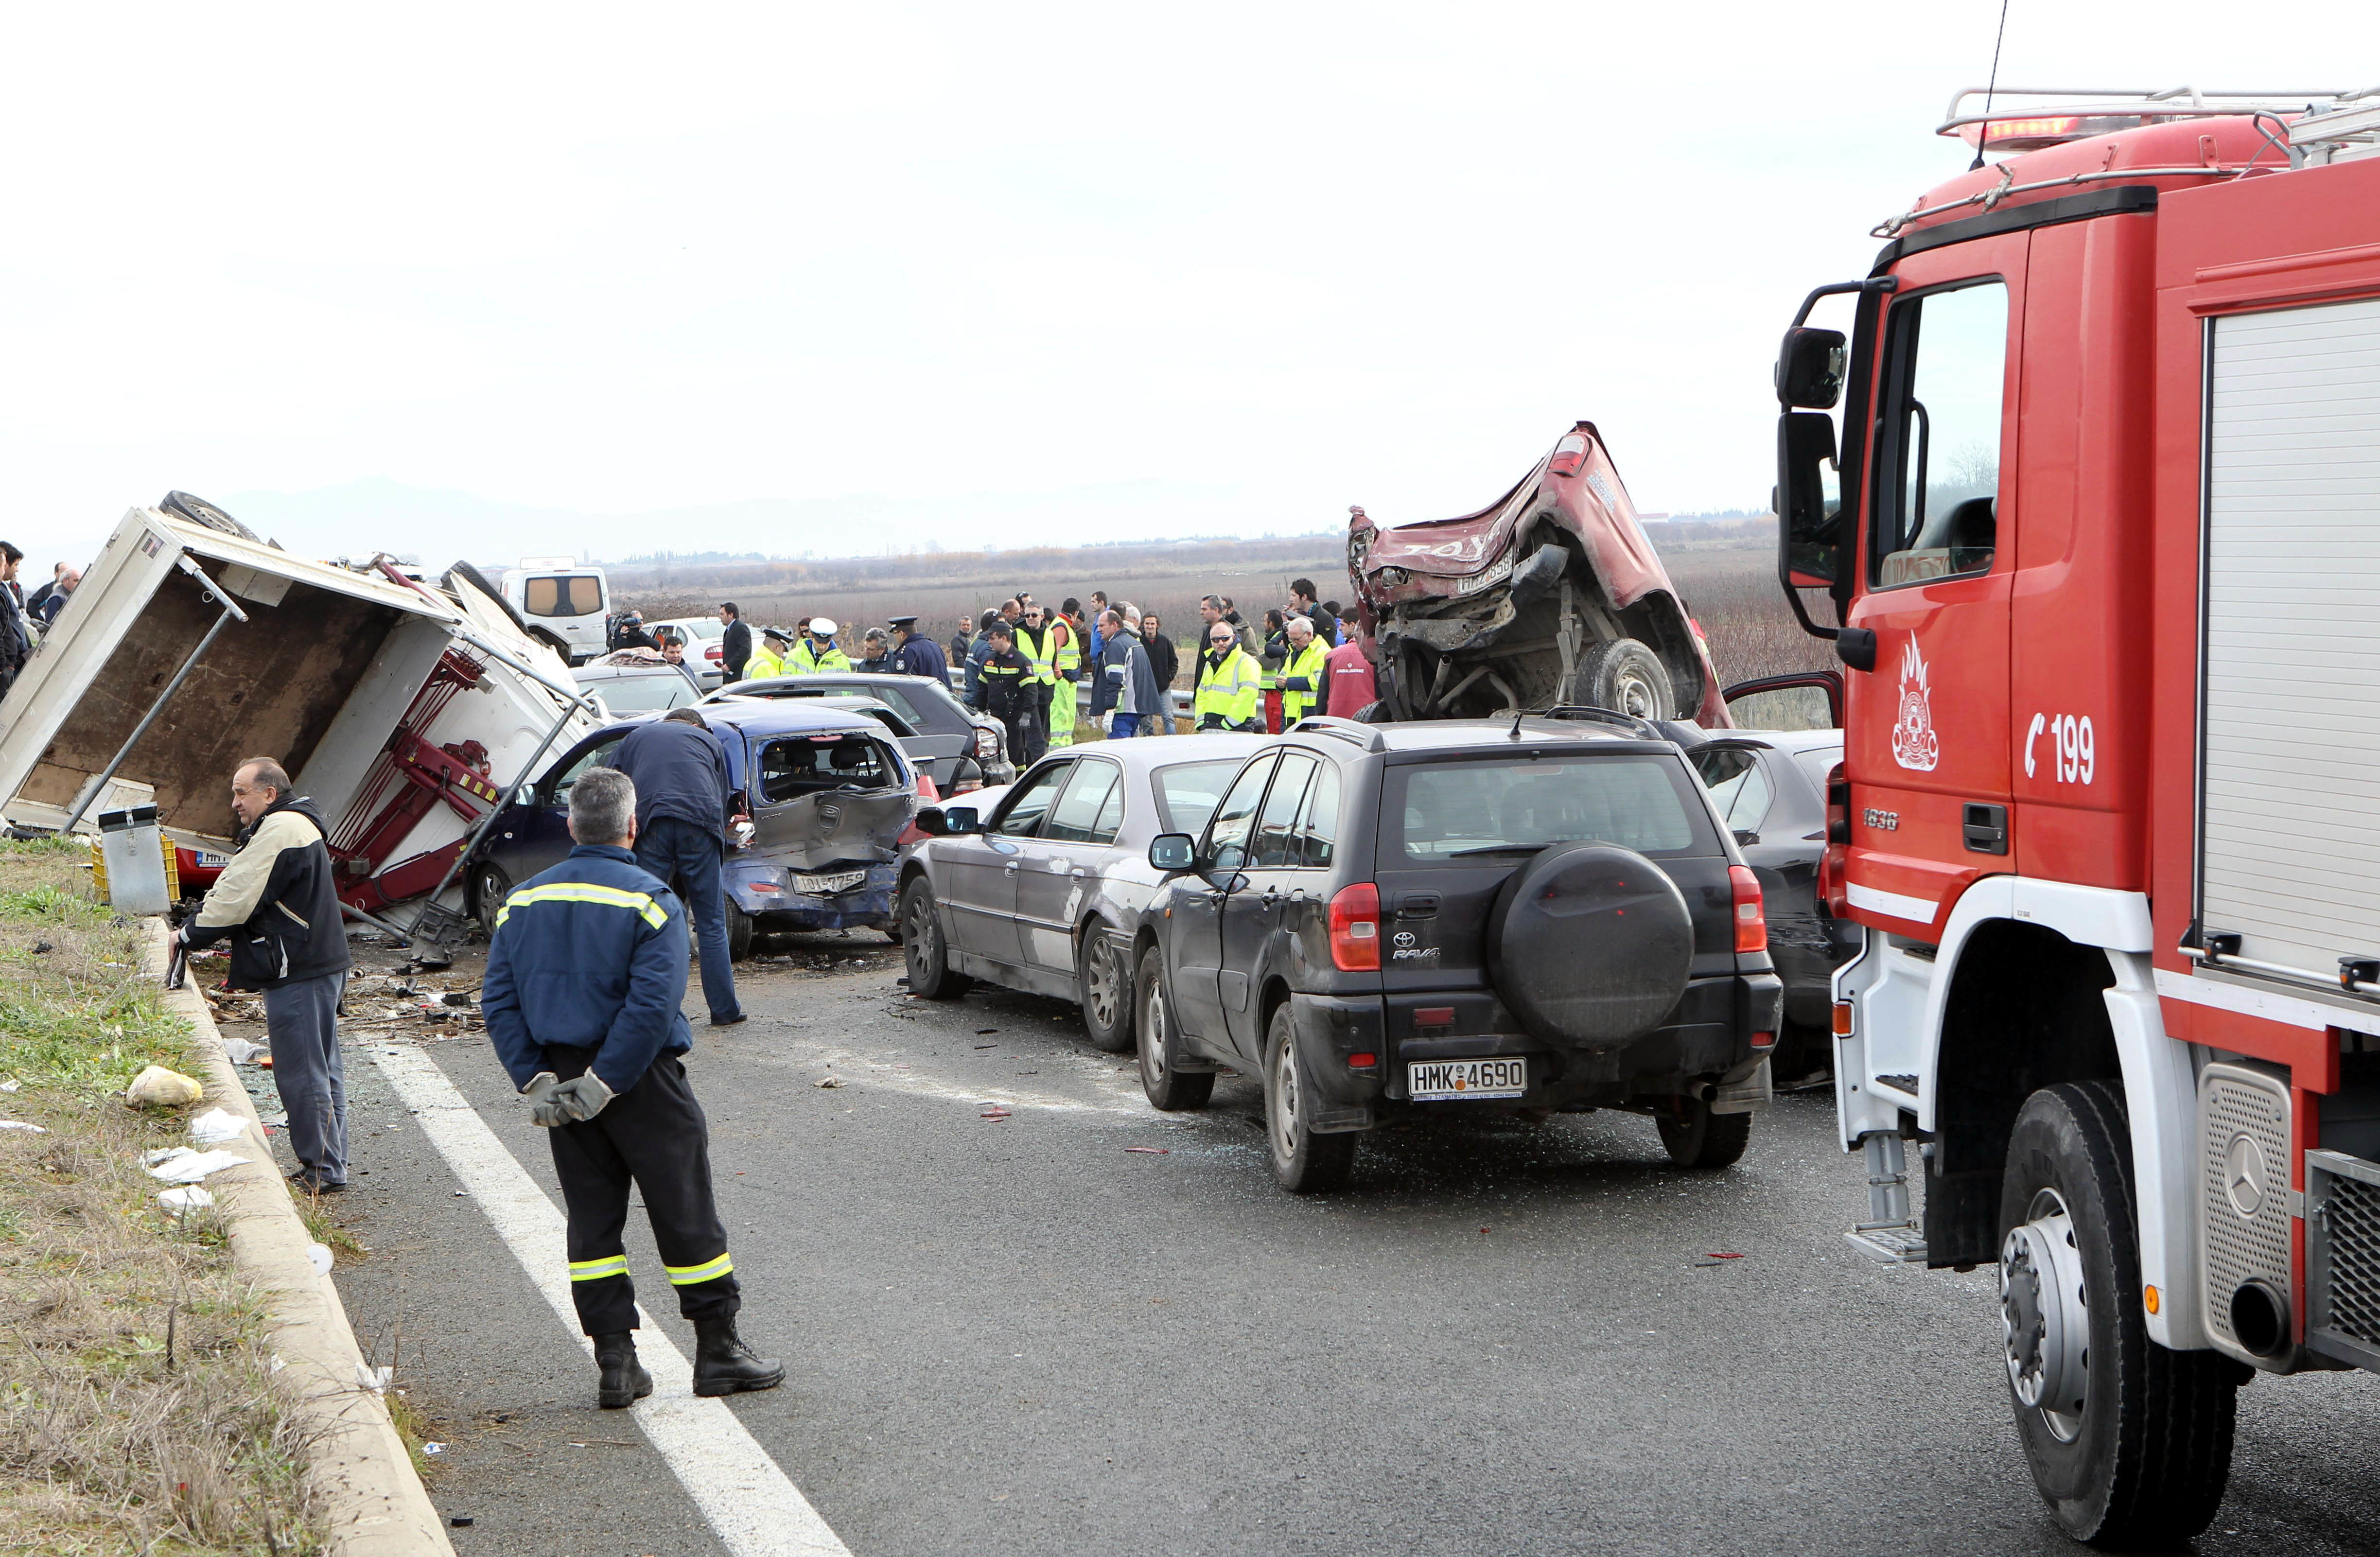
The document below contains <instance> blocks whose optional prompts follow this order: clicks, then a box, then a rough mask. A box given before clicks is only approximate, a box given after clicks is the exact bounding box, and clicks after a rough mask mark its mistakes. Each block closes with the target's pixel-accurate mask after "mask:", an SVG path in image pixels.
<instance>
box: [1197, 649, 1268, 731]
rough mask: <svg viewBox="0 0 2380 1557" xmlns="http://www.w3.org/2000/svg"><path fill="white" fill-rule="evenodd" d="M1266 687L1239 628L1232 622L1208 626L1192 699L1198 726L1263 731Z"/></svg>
mask: <svg viewBox="0 0 2380 1557" xmlns="http://www.w3.org/2000/svg"><path fill="white" fill-rule="evenodd" d="M1263 690H1264V672H1263V670H1262V669H1261V668H1259V667H1258V665H1257V660H1256V656H1255V655H1253V654H1251V653H1249V652H1248V651H1246V650H1245V649H1243V648H1241V647H1240V635H1239V632H1238V630H1237V629H1236V628H1234V627H1233V626H1232V625H1231V624H1230V623H1229V622H1217V623H1216V624H1215V625H1214V626H1211V627H1209V628H1208V629H1207V652H1205V653H1204V654H1201V655H1200V656H1198V695H1197V696H1196V697H1195V698H1193V699H1191V700H1190V712H1191V716H1192V717H1193V718H1194V719H1195V720H1196V722H1197V726H1196V727H1197V728H1199V729H1201V730H1245V731H1247V732H1248V733H1249V734H1250V735H1257V736H1261V735H1263V734H1264V733H1265V731H1264V716H1263V715H1262V714H1261V713H1259V712H1257V698H1258V697H1259V696H1260V695H1261V694H1262V692H1263Z"/></svg>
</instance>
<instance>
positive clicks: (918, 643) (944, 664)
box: [884, 616, 951, 687]
mask: <svg viewBox="0 0 2380 1557" xmlns="http://www.w3.org/2000/svg"><path fill="white" fill-rule="evenodd" d="M884 625H885V626H888V627H891V628H892V642H893V646H894V647H893V650H892V668H893V670H895V671H897V672H898V673H900V674H901V675H928V676H931V677H933V678H934V679H935V680H936V681H939V682H941V684H942V685H943V686H945V687H948V686H949V685H950V684H951V663H950V661H948V660H946V659H944V658H943V657H942V646H941V644H939V643H936V642H935V641H934V640H933V638H932V636H931V635H929V634H926V633H921V632H919V631H918V630H917V618H916V617H915V616H892V617H887V618H886V619H885V623H884Z"/></svg>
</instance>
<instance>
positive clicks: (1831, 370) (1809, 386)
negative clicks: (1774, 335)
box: [1777, 324, 1850, 411]
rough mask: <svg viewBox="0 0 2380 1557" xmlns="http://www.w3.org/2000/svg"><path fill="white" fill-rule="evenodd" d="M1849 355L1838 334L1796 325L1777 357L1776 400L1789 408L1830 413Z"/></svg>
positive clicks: (1804, 325)
mask: <svg viewBox="0 0 2380 1557" xmlns="http://www.w3.org/2000/svg"><path fill="white" fill-rule="evenodd" d="M1849 362H1850V352H1849V349H1848V348H1847V347H1845V345H1844V342H1843V333H1842V332H1841V331H1840V330H1818V329H1813V328H1811V327H1810V326H1809V325H1806V324H1803V325H1797V326H1795V327H1794V328H1792V329H1791V330H1788V331H1787V332H1785V346H1784V348H1783V349H1782V350H1781V351H1779V353H1778V355H1777V398H1778V400H1779V402H1780V403H1782V404H1783V405H1785V406H1787V407H1800V408H1801V409H1803V410H1811V411H1831V410H1833V409H1834V408H1835V402H1836V401H1837V400H1839V399H1840V398H1841V397H1842V393H1843V374H1844V371H1845V370H1846V369H1847V367H1848V366H1849Z"/></svg>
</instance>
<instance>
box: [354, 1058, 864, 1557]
mask: <svg viewBox="0 0 2380 1557" xmlns="http://www.w3.org/2000/svg"><path fill="white" fill-rule="evenodd" d="M372 1063H373V1064H376V1065H378V1066H379V1067H380V1070H381V1074H382V1075H383V1076H385V1077H388V1080H389V1085H390V1086H392V1087H394V1088H395V1089H396V1093H397V1096H399V1097H401V1098H403V1099H404V1100H405V1102H406V1106H407V1107H408V1108H412V1109H414V1110H416V1111H418V1112H419V1115H420V1119H421V1128H422V1132H423V1133H424V1134H425V1135H427V1136H428V1137H430V1139H431V1144H432V1145H434V1146H436V1147H437V1148H438V1151H439V1154H440V1155H441V1156H443V1157H444V1158H445V1159H446V1163H447V1166H449V1167H451V1168H453V1169H454V1170H455V1177H457V1178H459V1179H460V1180H462V1182H463V1186H464V1188H466V1189H467V1190H468V1191H469V1192H470V1195H471V1198H473V1199H474V1200H476V1201H478V1202H479V1205H480V1210H483V1211H485V1212H486V1213H487V1216H488V1220H489V1221H490V1222H492V1223H494V1225H495V1229H496V1234H497V1235H498V1236H499V1237H501V1238H503V1239H504V1242H505V1244H506V1245H508V1246H509V1247H511V1249H512V1251H513V1255H514V1258H516V1259H518V1260H519V1261H520V1262H521V1269H522V1270H524V1271H528V1279H529V1280H530V1281H531V1282H533V1283H536V1284H537V1289H538V1291H540V1292H541V1293H543V1294H544V1295H545V1300H546V1302H547V1303H549V1304H551V1305H553V1311H554V1313H555V1314H557V1315H559V1316H560V1317H561V1320H562V1322H563V1325H564V1327H565V1329H567V1330H568V1331H569V1332H571V1333H572V1334H573V1335H577V1334H578V1313H577V1309H576V1308H574V1307H572V1304H571V1301H570V1275H569V1255H568V1253H567V1244H566V1241H565V1237H564V1232H565V1222H564V1219H563V1215H562V1212H561V1211H560V1210H556V1209H555V1207H554V1204H553V1201H552V1200H550V1199H548V1198H546V1195H545V1192H544V1191H543V1190H541V1189H540V1188H539V1187H538V1186H537V1183H536V1181H535V1180H533V1179H531V1178H530V1177H529V1176H528V1173H527V1172H526V1171H525V1170H524V1169H523V1168H522V1167H521V1165H520V1163H519V1162H517V1161H516V1160H515V1159H514V1157H513V1154H512V1153H511V1152H510V1151H507V1150H504V1143H503V1142H502V1141H500V1140H498V1139H497V1138H496V1135H495V1132H494V1131H493V1130H491V1129H490V1128H489V1127H488V1125H487V1121H485V1120H483V1119H481V1118H480V1114H479V1111H478V1110H476V1109H474V1108H473V1107H472V1106H471V1105H470V1103H469V1101H467V1100H466V1099H465V1098H464V1096H463V1094H462V1093H461V1092H459V1091H457V1090H455V1084H454V1083H453V1082H451V1081H449V1080H447V1079H446V1076H445V1073H444V1072H443V1071H441V1070H440V1069H439V1068H438V1066H437V1065H436V1064H434V1063H432V1062H431V1059H430V1056H429V1055H427V1054H425V1053H423V1052H421V1051H420V1050H419V1049H405V1048H383V1049H378V1050H375V1051H373V1052H372ZM527 1117H528V1116H527V1115H526V1114H524V1115H523V1116H522V1118H523V1121H524V1123H526V1121H527ZM638 1314H639V1317H640V1319H641V1320H643V1332H642V1333H641V1334H639V1335H638V1336H637V1355H638V1356H640V1357H641V1358H642V1359H643V1361H644V1364H645V1368H646V1370H647V1371H648V1372H650V1373H651V1374H652V1376H653V1393H652V1394H651V1396H650V1398H648V1399H646V1400H643V1401H640V1402H638V1403H637V1405H635V1406H633V1407H631V1408H630V1414H631V1415H632V1416H634V1417H636V1420H637V1426H638V1427H639V1428H642V1429H644V1433H645V1437H646V1438H647V1439H648V1440H650V1441H651V1443H652V1446H653V1448H654V1449H655V1450H657V1451H659V1453H660V1454H661V1456H662V1459H663V1460H664V1461H666V1462H667V1463H668V1465H669V1467H670V1469H671V1470H672V1471H673V1472H674V1473H675V1474H676V1476H677V1478H678V1480H679V1481H680V1482H681V1483H682V1484H683V1485H684V1486H685V1488H686V1491H687V1492H688V1493H690V1494H691V1495H692V1496H693V1498H694V1501H695V1503H696V1506H698V1507H699V1508H700V1509H701V1510H702V1516H703V1517H704V1518H705V1519H706V1520H708V1521H710V1527H711V1529H712V1530H713V1531H714V1532H715V1533H716V1534H717V1535H718V1537H719V1539H720V1540H721V1542H722V1544H724V1545H725V1546H726V1548H727V1550H728V1551H731V1552H733V1553H735V1557H851V1551H850V1549H849V1548H848V1547H846V1546H844V1544H843V1541H842V1540H841V1539H840V1538H838V1537H837V1536H836V1535H835V1533H834V1531H833V1530H832V1529H830V1528H828V1527H827V1523H826V1521H825V1520H823V1519H821V1518H820V1517H819V1514H818V1510H816V1509H814V1508H812V1507H811V1506H810V1503H809V1500H808V1499H807V1498H805V1497H803V1496H802V1494H801V1490H800V1489H799V1488H797V1487H795V1485H794V1484H793V1482H792V1481H791V1480H790V1479H788V1478H787V1477H786V1475H785V1473H784V1472H783V1470H780V1469H779V1468H778V1467H777V1462H776V1461H774V1460H772V1459H771V1458H770V1457H769V1453H768V1451H767V1450H765V1449H763V1448H761V1447H760V1444H759V1441H758V1440H756V1439H755V1438H753V1436H752V1435H751V1433H750V1432H749V1431H747V1429H746V1428H745V1426H744V1424H743V1423H742V1422H740V1421H738V1420H737V1419H736V1417H735V1413H734V1412H733V1411H730V1410H729V1409H727V1405H726V1403H725V1402H724V1401H722V1400H716V1399H711V1400H705V1399H703V1398H701V1397H700V1396H698V1395H697V1394H696V1393H694V1367H693V1365H692V1364H691V1363H689V1362H687V1361H686V1354H685V1353H683V1352H681V1351H679V1350H678V1349H677V1346H676V1345H675V1344H674V1343H673V1342H672V1341H671V1340H670V1338H669V1337H668V1335H666V1334H665V1333H663V1332H662V1331H661V1330H659V1329H658V1328H656V1327H655V1326H654V1324H653V1322H652V1316H651V1315H650V1314H648V1313H645V1312H644V1311H643V1309H642V1307H641V1305H640V1306H639V1308H638ZM579 1341H580V1344H582V1345H584V1346H585V1347H586V1348H587V1351H588V1355H589V1356H593V1355H594V1350H595V1347H594V1344H593V1343H592V1342H590V1341H588V1340H587V1339H586V1337H584V1336H580V1337H579ZM593 1383H594V1381H593V1380H592V1379H589V1381H588V1385H589V1388H590V1389H591V1388H592V1387H593Z"/></svg>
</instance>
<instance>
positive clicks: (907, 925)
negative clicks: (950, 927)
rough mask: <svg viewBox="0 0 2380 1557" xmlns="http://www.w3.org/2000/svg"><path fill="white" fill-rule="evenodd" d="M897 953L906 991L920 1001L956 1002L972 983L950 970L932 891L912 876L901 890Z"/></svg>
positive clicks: (946, 948)
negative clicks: (901, 958) (904, 968)
mask: <svg viewBox="0 0 2380 1557" xmlns="http://www.w3.org/2000/svg"><path fill="white" fill-rule="evenodd" d="M901 952H902V955H903V956H904V957H905V959H906V961H907V963H908V966H909V992H910V993H911V994H913V995H917V996H918V997H919V998H921V999H924V1000H956V999H958V997H959V996H961V995H963V994H965V993H966V992H967V987H968V986H969V985H970V984H972V983H974V982H975V980H974V979H969V978H968V977H967V976H966V975H965V974H964V973H954V972H953V971H951V961H950V952H949V948H948V947H947V946H946V945H945V944H944V943H943V940H942V920H941V910H940V909H939V908H937V907H936V906H934V889H933V888H932V887H931V886H929V885H928V884H927V882H926V878H925V877H923V876H913V877H911V878H910V879H909V884H908V885H907V886H905V887H904V888H902V889H901Z"/></svg>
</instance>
